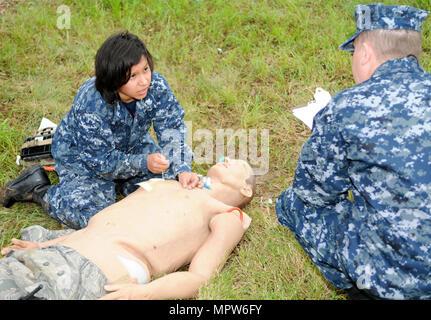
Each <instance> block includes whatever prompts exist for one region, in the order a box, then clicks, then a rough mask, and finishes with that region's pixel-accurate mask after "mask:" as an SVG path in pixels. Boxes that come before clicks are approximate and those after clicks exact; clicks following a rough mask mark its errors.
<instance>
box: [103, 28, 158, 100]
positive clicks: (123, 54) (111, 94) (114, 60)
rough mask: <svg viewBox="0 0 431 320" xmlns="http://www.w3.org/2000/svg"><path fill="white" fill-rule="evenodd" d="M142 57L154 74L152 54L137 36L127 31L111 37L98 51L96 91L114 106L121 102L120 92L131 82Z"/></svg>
mask: <svg viewBox="0 0 431 320" xmlns="http://www.w3.org/2000/svg"><path fill="white" fill-rule="evenodd" d="M142 55H144V56H145V57H146V58H147V61H148V65H149V66H150V69H151V72H152V71H153V68H154V64H153V57H152V56H151V54H150V52H149V51H148V50H147V48H146V47H145V44H144V43H143V42H142V41H141V40H140V39H139V38H138V37H137V36H136V35H134V34H132V33H129V32H127V31H125V32H121V33H118V34H114V35H112V36H110V37H109V38H108V39H107V40H106V41H105V42H104V43H103V44H102V46H101V47H100V48H99V50H97V54H96V61H95V69H96V89H97V90H98V91H99V92H100V94H101V95H102V97H103V99H105V101H106V102H107V103H108V104H110V105H114V104H115V102H117V101H118V100H119V95H118V90H119V89H120V88H121V86H122V85H124V84H126V83H127V81H129V78H130V69H131V68H132V66H134V65H135V64H138V63H139V61H141V58H142Z"/></svg>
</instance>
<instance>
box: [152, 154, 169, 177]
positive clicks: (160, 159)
mask: <svg viewBox="0 0 431 320" xmlns="http://www.w3.org/2000/svg"><path fill="white" fill-rule="evenodd" d="M169 166H170V163H169V160H168V159H166V158H165V156H164V155H162V154H161V153H153V154H150V155H148V156H147V168H148V170H150V171H151V172H152V173H162V172H164V171H166V170H167V169H168V168H169Z"/></svg>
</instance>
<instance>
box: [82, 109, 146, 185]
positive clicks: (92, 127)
mask: <svg viewBox="0 0 431 320" xmlns="http://www.w3.org/2000/svg"><path fill="white" fill-rule="evenodd" d="M81 111H82V110H81ZM75 119H76V121H77V125H76V128H77V132H76V137H77V139H76V140H77V143H78V144H79V145H78V148H79V149H80V150H81V154H80V157H81V160H82V161H83V162H84V163H85V164H86V165H87V166H88V167H89V168H91V169H92V170H93V172H95V173H96V174H97V175H98V176H100V177H102V178H104V179H108V180H114V179H127V178H130V177H133V176H136V175H138V174H142V173H144V174H145V173H147V172H148V168H147V159H146V155H147V154H146V153H145V154H128V153H125V152H122V151H120V150H118V149H116V148H115V142H114V135H113V133H112V130H111V128H110V125H109V123H108V121H107V120H106V119H103V117H102V115H100V114H98V113H97V112H96V113H95V112H91V111H88V112H87V111H86V112H82V113H81V114H79V115H75Z"/></svg>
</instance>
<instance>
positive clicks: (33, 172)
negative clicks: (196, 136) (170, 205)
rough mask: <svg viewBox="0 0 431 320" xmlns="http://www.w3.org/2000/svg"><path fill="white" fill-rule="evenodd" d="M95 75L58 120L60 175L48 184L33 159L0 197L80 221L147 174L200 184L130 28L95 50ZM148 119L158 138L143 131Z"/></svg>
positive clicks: (179, 122) (170, 105)
mask: <svg viewBox="0 0 431 320" xmlns="http://www.w3.org/2000/svg"><path fill="white" fill-rule="evenodd" d="M95 65H96V76H95V77H93V78H91V79H89V80H87V81H86V82H85V83H84V84H83V85H82V86H81V87H80V89H79V90H78V93H77V95H76V96H75V99H74V102H73V105H72V108H71V110H70V111H69V112H68V113H67V115H66V116H65V117H64V118H63V120H62V121H61V123H60V125H59V126H58V128H57V130H56V133H55V135H54V138H53V143H52V155H53V157H54V160H55V169H56V172H57V173H58V175H59V179H60V182H59V183H58V184H57V185H52V186H51V185H50V183H49V179H48V177H47V176H46V174H45V172H44V171H43V168H42V167H40V166H36V167H31V168H30V169H28V170H27V171H25V172H24V173H23V174H21V176H20V177H19V178H17V179H15V180H14V181H12V182H10V183H8V184H7V185H6V187H4V188H3V189H2V190H1V191H0V202H1V203H2V204H3V205H4V206H6V207H9V206H11V205H12V204H13V203H14V202H16V201H34V202H37V203H40V204H41V205H42V206H43V208H44V209H45V211H46V212H47V213H48V214H49V215H50V216H52V217H53V218H55V219H57V220H58V221H60V222H61V223H62V224H64V225H66V226H67V227H69V228H74V229H79V228H83V227H85V226H86V225H87V223H88V220H89V219H90V218H91V217H92V216H93V215H94V214H95V213H97V212H99V211H100V210H102V209H103V208H105V207H107V206H109V205H111V204H113V203H114V202H115V200H116V191H119V192H120V193H122V194H123V195H124V196H126V195H128V194H129V193H131V192H133V191H134V190H136V189H137V186H136V183H138V182H141V181H144V180H148V179H150V178H153V177H161V175H160V174H161V173H162V172H163V177H164V178H166V179H179V181H180V182H181V183H182V185H183V186H184V187H186V188H193V187H196V186H199V184H200V182H199V178H198V177H197V175H196V174H194V173H192V172H191V161H192V152H191V150H190V148H189V147H188V146H187V145H186V144H185V137H186V126H185V124H184V110H183V109H182V108H181V106H180V104H179V103H178V101H177V99H176V98H175V96H174V94H173V92H172V91H171V89H170V87H169V85H168V83H167V81H166V79H165V78H164V77H163V76H162V75H160V74H159V73H157V72H154V71H153V62H152V57H151V55H150V53H149V52H148V50H147V49H146V47H145V45H144V44H143V43H142V41H141V40H140V39H139V38H138V37H136V36H135V35H132V34H130V33H127V32H126V33H120V34H116V35H113V36H111V37H110V38H109V39H107V40H106V41H105V42H104V44H102V46H101V47H100V49H99V50H98V53H97V55H96V63H95ZM151 125H153V127H154V131H155V133H156V136H157V140H158V144H157V143H156V142H155V141H154V139H153V138H152V137H151V136H150V135H149V134H148V130H149V129H150V126H151Z"/></svg>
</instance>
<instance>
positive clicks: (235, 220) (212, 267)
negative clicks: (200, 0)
mask: <svg viewBox="0 0 431 320" xmlns="http://www.w3.org/2000/svg"><path fill="white" fill-rule="evenodd" d="M250 221H251V219H250V217H249V216H247V215H246V214H244V222H243V223H241V221H240V219H239V215H237V214H236V213H235V214H232V213H222V214H219V215H217V216H215V217H214V218H213V219H212V220H211V222H210V229H211V234H210V236H209V237H208V239H207V240H206V241H205V242H204V243H203V245H202V247H201V248H200V249H199V250H198V252H197V253H196V254H195V256H194V257H193V259H192V261H191V263H190V267H189V271H184V272H174V273H171V274H168V275H165V276H163V277H160V278H158V279H156V280H154V281H152V282H150V283H148V284H144V285H138V284H130V283H128V284H114V285H107V286H105V289H106V290H107V291H113V292H112V293H110V294H108V295H106V296H104V297H103V298H102V299H185V298H191V297H194V296H195V295H196V294H197V293H198V291H199V288H200V287H201V286H202V285H203V284H204V283H205V282H206V281H208V280H209V279H210V278H211V277H212V276H213V275H214V274H215V273H216V272H217V271H219V270H220V269H221V268H222V267H223V265H224V263H225V262H226V258H227V256H228V254H229V253H230V252H231V251H232V250H233V248H235V246H236V245H237V244H238V242H239V241H240V240H241V238H242V236H243V234H244V231H245V230H246V229H247V228H248V226H249V225H250Z"/></svg>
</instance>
